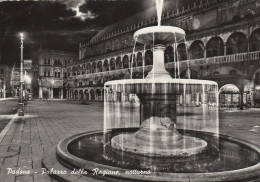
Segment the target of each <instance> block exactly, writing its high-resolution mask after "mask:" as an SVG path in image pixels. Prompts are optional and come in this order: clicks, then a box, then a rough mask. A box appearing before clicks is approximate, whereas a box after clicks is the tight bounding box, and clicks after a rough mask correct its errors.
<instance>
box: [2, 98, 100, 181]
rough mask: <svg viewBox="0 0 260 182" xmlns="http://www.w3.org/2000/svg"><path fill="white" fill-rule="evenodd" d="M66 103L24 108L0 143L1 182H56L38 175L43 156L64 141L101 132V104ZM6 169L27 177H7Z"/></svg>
mask: <svg viewBox="0 0 260 182" xmlns="http://www.w3.org/2000/svg"><path fill="white" fill-rule="evenodd" d="M66 102H68V101H32V102H30V103H29V104H28V105H27V107H26V108H25V116H24V117H18V118H17V119H16V120H15V121H14V123H13V125H12V126H11V127H10V129H9V131H8V132H7V134H6V135H5V137H4V139H3V140H2V142H1V143H0V163H1V164H2V166H1V176H0V181H1V182H14V181H16V182H30V181H36V182H51V181H56V180H54V179H51V178H50V177H49V176H48V175H46V174H45V175H42V174H41V172H42V170H41V167H42V166H41V159H42V156H43V153H44V152H46V151H48V150H50V149H51V148H52V147H55V146H56V145H57V143H58V142H59V141H60V140H61V139H63V138H65V137H68V136H70V135H73V134H76V133H79V132H84V131H91V130H97V129H102V126H103V119H102V118H103V117H102V115H103V108H102V107H101V106H99V105H102V103H95V104H91V103H90V105H79V104H78V103H77V102H69V103H66ZM101 119H102V120H101ZM86 121H87V122H86ZM7 168H12V169H15V170H17V169H19V168H20V169H23V170H30V174H29V175H10V174H9V175H7V172H8V171H7Z"/></svg>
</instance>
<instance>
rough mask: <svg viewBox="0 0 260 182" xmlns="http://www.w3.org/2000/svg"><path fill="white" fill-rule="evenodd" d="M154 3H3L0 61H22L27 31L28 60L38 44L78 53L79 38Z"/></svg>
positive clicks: (133, 0)
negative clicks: (22, 35) (22, 37)
mask: <svg viewBox="0 0 260 182" xmlns="http://www.w3.org/2000/svg"><path fill="white" fill-rule="evenodd" d="M186 1H188V0H186ZM154 4H155V1H154V0H117V1H115V0H95V1H94V0H70V1H67V0H66V1H61V0H56V1H53V0H52V1H13V2H0V30H1V37H2V41H1V42H0V45H1V48H2V59H1V62H0V64H8V65H10V66H12V65H13V63H14V62H19V59H20V37H19V33H20V32H23V33H24V34H25V40H24V47H25V49H24V52H25V56H24V58H25V59H29V58H30V53H31V51H32V50H34V49H36V48H39V47H42V48H46V49H55V50H65V51H73V52H78V46H79V42H80V41H83V40H89V39H90V38H92V37H93V36H94V35H95V34H97V32H98V31H99V30H101V29H103V28H104V27H106V26H108V25H111V24H113V23H115V22H117V21H120V20H123V19H125V18H128V17H131V16H132V15H135V14H136V13H138V12H142V11H144V10H146V9H148V8H151V7H153V6H154ZM0 40H1V39H0Z"/></svg>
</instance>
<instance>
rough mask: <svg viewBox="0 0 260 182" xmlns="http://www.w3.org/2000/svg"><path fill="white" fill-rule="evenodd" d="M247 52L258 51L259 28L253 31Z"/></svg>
mask: <svg viewBox="0 0 260 182" xmlns="http://www.w3.org/2000/svg"><path fill="white" fill-rule="evenodd" d="M249 51H250V52H254V51H260V28H258V29H256V30H254V31H253V33H252V34H251V36H250V38H249Z"/></svg>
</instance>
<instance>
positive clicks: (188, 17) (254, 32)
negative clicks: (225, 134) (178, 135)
mask: <svg viewBox="0 0 260 182" xmlns="http://www.w3.org/2000/svg"><path fill="white" fill-rule="evenodd" d="M189 3H190V4H189V5H188V6H187V7H178V6H177V7H176V6H175V5H176V4H175V3H173V1H167V2H166V3H165V5H164V11H163V14H162V25H169V26H176V27H181V28H182V29H184V30H185V32H186V41H185V42H179V43H178V44H177V45H167V47H166V48H165V67H166V69H167V71H168V72H169V73H170V74H171V76H172V77H175V76H177V77H180V78H187V77H191V78H192V79H205V80H213V81H216V82H217V83H218V85H219V95H220V105H221V106H223V107H225V106H227V107H237V106H238V105H240V106H241V105H243V104H247V105H248V106H250V105H251V106H254V105H257V104H259V105H260V5H259V0H252V1H251V0H250V1H233V0H228V1H224V0H219V1H215V0H201V1H195V0H190V1H189ZM174 4H175V5H174ZM155 25H157V20H156V10H155V9H149V10H147V11H144V12H140V13H138V14H136V15H134V16H133V17H130V18H127V19H126V20H123V21H121V22H116V23H115V24H113V25H110V26H108V27H106V28H104V29H103V30H101V31H99V33H98V34H97V35H95V36H94V37H93V38H92V39H91V40H90V41H89V42H81V43H80V45H79V61H77V62H73V63H70V64H68V65H67V75H68V78H67V83H66V87H67V88H68V90H69V93H70V97H69V98H70V99H75V100H102V99H103V98H104V97H103V95H104V87H103V86H104V83H105V82H106V81H110V80H120V79H130V78H131V76H132V78H133V79H135V78H143V77H146V75H147V74H148V72H149V71H150V70H151V68H152V66H151V65H152V64H153V53H152V47H149V46H144V45H141V44H138V43H137V44H135V40H134V39H133V34H134V32H136V31H137V30H139V29H141V28H144V27H148V26H155ZM133 48H134V50H133ZM174 52H177V56H174ZM176 60H178V62H179V68H180V69H179V71H178V69H174V67H175V64H176V62H175V61H176ZM131 68H132V70H131ZM131 72H132V73H133V74H132V75H131ZM200 95H201V94H200ZM196 98H197V96H196V95H192V96H190V97H189V99H187V101H186V102H187V103H186V104H190V103H194V102H193V101H194V100H196ZM200 100H201V96H200Z"/></svg>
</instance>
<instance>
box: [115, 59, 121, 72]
mask: <svg viewBox="0 0 260 182" xmlns="http://www.w3.org/2000/svg"><path fill="white" fill-rule="evenodd" d="M116 69H117V70H119V69H122V62H121V57H120V56H118V57H117V58H116Z"/></svg>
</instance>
